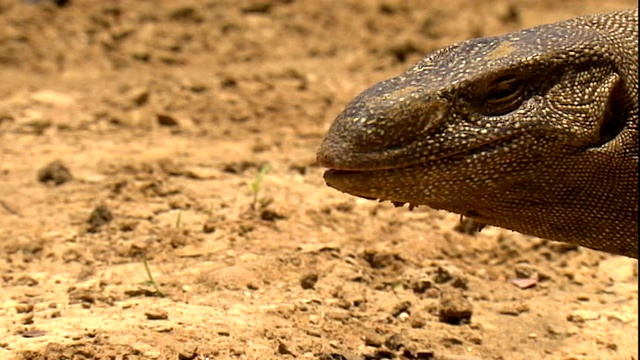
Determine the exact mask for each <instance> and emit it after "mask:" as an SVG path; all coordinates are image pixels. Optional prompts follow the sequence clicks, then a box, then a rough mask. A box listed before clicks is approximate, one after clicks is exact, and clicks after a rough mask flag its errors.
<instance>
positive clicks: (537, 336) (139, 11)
mask: <svg viewBox="0 0 640 360" xmlns="http://www.w3.org/2000/svg"><path fill="white" fill-rule="evenodd" d="M635 5H636V3H635V1H630V0H629V1H626V0H625V1H622V0H619V1H608V2H604V1H596V0H593V1H590V0H589V1H587V0H585V1H549V0H547V1H533V0H531V1H524V0H523V1H505V0H486V1H473V2H472V1H464V0H449V1H432V2H428V1H417V0H416V1H411V0H370V1H362V0H345V1H328V0H318V1H311V0H308V1H305V0H296V1H294V0H272V1H269V0H247V1H235V0H209V1H197V0H173V1H156V0H139V1H133V0H130V1H124V0H122V1H115V0H112V1H94V0H75V1H71V2H70V3H69V4H67V5H66V6H63V7H58V6H56V5H54V4H53V3H51V2H47V1H42V2H40V3H38V4H27V3H26V2H23V1H19V0H2V1H1V2H0V18H1V19H2V21H0V74H2V75H1V79H2V81H0V358H1V359H181V360H184V359H321V360H338V359H348V360H356V359H449V360H478V359H496V360H497V359H564V360H578V359H625V360H630V359H638V350H637V346H638V337H637V335H636V333H637V331H638V285H637V262H636V261H635V260H630V259H627V258H622V257H617V256H612V255H607V254H603V253H598V252H595V251H590V250H587V249H582V248H575V247H570V246H563V245H561V244H558V243H553V242H549V241H544V240H540V239H536V238H531V237H525V236H522V235H519V234H516V233H512V232H508V231H504V230H501V229H497V228H487V229H485V230H483V231H482V232H481V233H479V234H477V235H468V234H465V232H464V231H463V230H461V229H460V227H459V226H458V222H459V218H458V217H457V216H456V215H452V214H447V213H444V212H437V211H433V210H430V209H428V208H417V209H415V210H414V211H412V212H409V211H408V210H407V209H406V208H394V207H393V206H392V205H391V204H389V203H376V202H371V201H366V200H362V199H356V198H354V197H350V196H348V195H345V194H341V193H339V192H337V191H335V190H332V189H330V188H328V187H326V186H325V185H324V182H323V180H322V169H320V168H318V167H317V166H316V165H315V164H314V162H315V150H316V148H317V146H318V144H319V142H320V140H321V138H322V136H323V134H324V132H325V131H326V130H327V128H328V126H329V125H330V123H331V121H332V120H333V118H334V117H335V116H336V115H337V114H338V113H339V111H340V110H341V109H342V107H343V106H344V105H345V104H346V102H347V101H349V100H350V99H351V98H352V97H353V96H355V95H356V94H357V93H358V92H360V91H361V90H363V89H364V88H366V87H367V86H369V85H371V84H373V83H375V82H377V81H379V80H382V79H384V78H386V77H389V76H392V75H395V74H397V73H399V72H401V71H402V70H404V69H405V68H407V67H409V66H410V65H411V64H412V63H414V62H416V61H417V60H418V59H420V58H421V57H422V56H423V55H424V54H426V53H428V52H429V51H432V50H434V49H436V48H438V47H442V46H445V45H447V44H450V43H453V42H455V41H459V40H463V39H467V38H470V37H474V36H483V35H493V34H500V33H504V32H509V31H512V30H517V29H519V28H523V27H528V26H533V25H536V24H540V23H545V22H551V21H555V20H560V19H563V18H568V17H571V16H574V15H579V14H585V13H592V12H598V11H605V10H612V9H619V8H625V7H631V6H635ZM147 267H148V270H149V271H148V272H147V270H146V269H147ZM151 279H153V280H154V281H155V282H153V281H151Z"/></svg>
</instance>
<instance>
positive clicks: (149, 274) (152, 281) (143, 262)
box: [142, 255, 164, 297]
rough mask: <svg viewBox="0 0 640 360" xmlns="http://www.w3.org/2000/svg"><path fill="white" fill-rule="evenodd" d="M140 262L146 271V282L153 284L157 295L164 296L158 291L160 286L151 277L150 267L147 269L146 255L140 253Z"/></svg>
mask: <svg viewBox="0 0 640 360" xmlns="http://www.w3.org/2000/svg"><path fill="white" fill-rule="evenodd" d="M142 264H143V265H144V270H145V271H146V272H147V277H148V278H149V280H147V281H146V283H147V284H149V285H151V286H153V288H154V289H155V290H156V294H158V296H160V297H164V293H163V292H162V291H160V287H158V283H157V282H156V281H155V280H154V279H153V275H152V274H151V269H149V263H148V262H147V257H146V256H145V255H142Z"/></svg>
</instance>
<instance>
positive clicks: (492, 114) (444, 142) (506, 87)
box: [318, 9, 638, 258]
mask: <svg viewBox="0 0 640 360" xmlns="http://www.w3.org/2000/svg"><path fill="white" fill-rule="evenodd" d="M637 41H638V10H637V9H632V10H626V11H618V12H611V13H606V14H597V15H591V16H584V17H578V18H574V19H570V20H567V21H564V22H559V23H555V24H549V25H542V26H538V27H535V28H531V29H526V30H522V31H519V32H514V33H510V34H506V35H503V36H498V37H487V38H479V39H473V40H469V41H465V42H462V43H458V44H454V45H451V46H449V47H447V48H445V49H441V50H438V51H435V52H433V53H432V54H430V55H428V56H426V57H425V58H424V59H423V60H421V61H420V62H419V63H418V64H416V65H415V66H414V67H412V68H411V69H409V70H407V71H406V72H405V73H403V74H401V75H399V76H397V77H395V78H392V79H389V80H386V81H382V82H380V83H378V84H376V85H374V86H373V87H371V88H370V89H367V90H366V91H364V92H363V93H362V94H360V95H358V96H357V97H356V98H355V99H354V100H352V101H351V103H350V104H349V105H348V106H347V107H346V109H345V110H344V111H343V112H342V113H341V114H340V115H339V116H338V118H337V119H336V120H335V122H334V123H333V124H332V126H331V128H330V130H329V132H328V134H327V135H326V137H325V139H324V141H323V143H322V145H321V146H320V149H319V150H318V162H319V163H320V164H321V165H323V166H325V167H327V168H329V169H330V170H328V171H327V172H326V173H325V179H326V181H327V184H328V185H329V186H331V187H334V188H336V189H338V190H341V191H343V192H346V193H349V194H353V195H356V196H361V197H365V198H371V199H382V200H390V201H392V202H394V203H409V204H410V205H411V206H415V205H427V206H430V207H433V208H436V209H444V210H448V211H451V212H454V213H458V214H461V215H464V216H469V217H472V218H474V219H476V220H477V221H479V222H483V223H486V224H491V225H495V226H500V227H504V228H507V229H511V230H515V231H519V232H521V233H524V234H530V235H535V236H538V237H542V238H546V239H551V240H556V241H565V242H570V243H578V244H580V245H582V246H585V247H589V248H592V249H597V250H603V251H607V252H610V253H615V254H621V255H626V256H629V257H634V258H637V257H638V181H637V179H638V44H637Z"/></svg>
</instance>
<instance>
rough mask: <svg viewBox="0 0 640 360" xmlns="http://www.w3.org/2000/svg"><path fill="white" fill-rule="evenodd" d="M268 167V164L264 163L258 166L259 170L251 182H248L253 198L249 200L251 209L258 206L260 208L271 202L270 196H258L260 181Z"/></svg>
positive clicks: (269, 166) (269, 167)
mask: <svg viewBox="0 0 640 360" xmlns="http://www.w3.org/2000/svg"><path fill="white" fill-rule="evenodd" d="M270 169H271V165H270V164H265V165H264V166H262V167H261V168H260V171H258V173H257V174H256V177H255V178H254V179H253V182H252V183H251V184H250V186H251V193H252V194H253V199H252V201H251V210H255V209H257V208H258V206H259V207H260V208H265V207H266V206H267V205H269V204H270V203H271V199H270V198H265V197H262V198H261V197H259V195H260V189H261V186H262V181H263V180H264V177H265V175H267V173H268V172H269V170H270Z"/></svg>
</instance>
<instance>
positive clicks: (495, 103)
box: [485, 77, 524, 115]
mask: <svg viewBox="0 0 640 360" xmlns="http://www.w3.org/2000/svg"><path fill="white" fill-rule="evenodd" d="M523 94H524V83H523V82H522V81H521V80H520V79H517V78H514V77H508V78H503V79H500V80H498V81H496V82H495V83H494V84H493V85H492V86H491V88H490V89H489V91H488V92H487V95H486V96H485V104H486V110H487V115H504V114H506V113H509V112H511V111H513V110H515V109H516V108H518V106H520V104H521V103H522V100H523V97H522V95H523Z"/></svg>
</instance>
